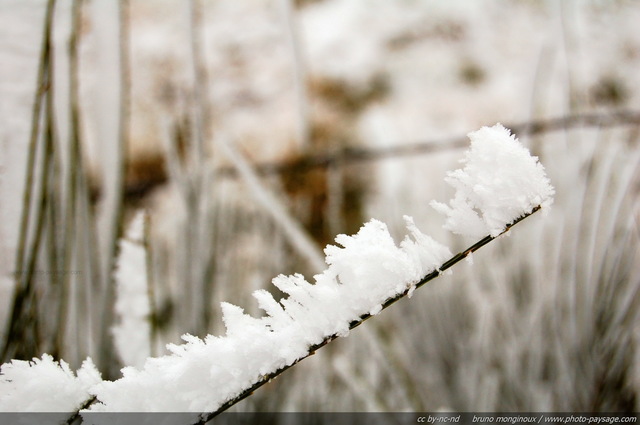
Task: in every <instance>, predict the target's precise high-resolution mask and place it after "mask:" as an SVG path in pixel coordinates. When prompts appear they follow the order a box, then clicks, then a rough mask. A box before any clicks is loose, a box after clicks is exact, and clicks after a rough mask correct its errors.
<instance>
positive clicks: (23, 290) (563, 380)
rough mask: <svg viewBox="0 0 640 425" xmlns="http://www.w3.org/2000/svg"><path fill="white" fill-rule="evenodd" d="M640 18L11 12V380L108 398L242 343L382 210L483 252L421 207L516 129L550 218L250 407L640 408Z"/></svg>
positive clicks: (4, 310) (388, 12) (504, 10)
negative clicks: (137, 371) (110, 390)
mask: <svg viewBox="0 0 640 425" xmlns="http://www.w3.org/2000/svg"><path fill="white" fill-rule="evenodd" d="M638 22H640V3H638V2H637V1H632V0H628V1H624V0H616V1H614V0H610V1H605V0H599V1H598V0H592V1H583V0H547V1H529V0H477V1H466V0H453V1H446V2H445V1H437V0H366V1H365V0H242V1H234V0H191V1H186V0H185V1H178V0H154V1H153V2H149V1H143V0H122V1H113V0H85V1H81V0H57V1H53V0H47V1H45V0H0V61H1V63H2V66H1V67H0V94H1V96H0V97H1V101H0V143H1V151H0V205H1V207H0V266H1V269H0V271H1V275H0V293H1V296H0V324H1V326H0V336H1V338H2V339H1V340H0V342H1V344H0V346H1V349H2V362H6V361H8V360H10V359H13V358H18V359H30V358H32V357H34V356H40V355H41V354H42V353H44V352H47V353H51V354H53V355H54V356H55V357H56V358H63V359H65V360H66V361H67V362H69V363H70V364H71V366H72V367H73V368H77V367H79V364H80V363H81V361H82V360H83V359H84V358H85V357H86V356H91V357H92V358H93V359H94V361H95V362H96V364H97V365H98V367H99V369H100V370H101V372H102V373H103V378H105V379H115V378H117V377H118V376H119V374H120V372H119V369H120V368H121V367H122V366H123V365H139V364H140V362H141V361H143V360H144V358H145V357H146V356H149V355H162V354H163V353H165V352H166V350H165V348H164V346H165V344H167V343H170V342H174V343H175V342H179V341H180V335H182V334H184V333H187V332H188V333H191V334H194V335H197V336H201V337H203V336H205V335H207V334H209V333H213V334H216V335H220V334H223V333H224V327H223V325H222V322H221V320H220V309H219V303H220V302H221V301H228V302H231V303H233V304H237V305H239V306H241V307H243V308H244V309H245V311H246V312H249V313H251V314H254V315H260V314H261V312H260V311H259V310H258V308H257V303H256V302H255V300H253V298H252V297H251V293H252V292H253V291H254V290H256V289H261V288H265V289H268V290H269V291H271V292H272V293H274V294H277V289H276V288H275V287H273V286H272V285H271V283H270V280H271V279H272V278H273V277H275V276H276V275H278V274H280V273H283V274H290V273H294V272H299V273H302V274H304V275H305V276H306V277H307V278H308V280H310V279H311V278H312V276H313V274H315V273H318V272H319V271H321V270H322V268H323V263H322V261H323V253H322V249H323V247H324V246H325V245H326V244H327V243H331V242H332V241H333V238H334V237H335V235H336V234H339V233H354V232H356V231H357V230H358V228H359V226H360V225H361V224H362V223H363V222H364V221H367V220H369V219H370V218H377V219H379V220H382V221H384V222H386V223H387V224H388V226H389V229H390V231H391V232H392V234H393V235H394V236H395V237H396V238H397V240H400V238H401V237H402V236H403V235H404V223H403V220H402V216H403V215H404V214H407V215H411V216H413V217H414V218H415V220H416V223H417V224H418V226H419V227H420V228H421V230H422V231H423V232H425V233H427V234H429V235H431V236H433V237H434V238H435V239H437V240H438V241H440V242H442V243H445V244H447V245H449V246H450V247H451V249H452V250H453V251H454V252H456V251H458V250H463V249H464V248H466V247H467V246H469V245H471V244H472V243H474V242H475V241H472V240H465V239H463V238H459V237H454V236H453V235H450V234H448V233H447V232H445V231H443V230H442V229H441V225H442V224H443V219H442V218H441V217H439V216H438V215H437V214H436V213H435V212H434V211H433V210H432V209H431V208H430V207H429V206H428V203H429V201H430V200H432V199H438V200H440V201H445V200H447V199H449V197H450V196H451V195H452V191H451V190H450V188H449V187H448V186H447V185H445V184H444V183H443V178H444V177H445V174H446V171H447V170H451V169H454V168H456V167H458V165H459V164H458V163H457V161H458V159H460V158H461V156H462V152H463V149H464V148H465V147H466V146H467V144H468V142H467V139H466V134H467V133H469V132H470V131H474V130H476V129H478V128H479V127H481V126H483V125H493V124H495V123H496V122H501V123H502V124H504V125H506V126H507V127H510V128H511V129H512V130H513V131H514V133H515V134H516V136H518V137H519V139H520V140H521V141H522V142H523V143H524V144H525V145H526V146H528V147H529V148H530V149H531V151H532V152H533V153H534V154H535V155H537V156H539V157H540V160H541V162H542V163H543V164H544V165H545V167H546V170H547V172H548V174H549V177H550V178H551V181H552V183H553V184H554V186H555V187H556V201H555V204H554V206H553V207H552V209H551V211H549V213H548V215H547V216H546V217H543V216H542V215H541V214H536V215H534V216H533V217H531V218H529V219H527V220H526V221H524V222H523V223H521V224H519V225H518V226H516V227H515V228H514V229H513V230H512V231H510V232H509V233H510V235H509V236H507V237H503V238H500V239H499V240H497V241H495V242H493V243H491V244H490V245H488V246H487V247H486V248H484V249H482V250H481V251H480V252H478V253H477V254H475V256H474V259H473V262H471V261H469V262H466V263H464V264H460V265H458V266H456V267H455V268H454V270H453V273H452V274H448V275H445V276H442V277H440V278H439V279H437V280H435V281H433V282H431V283H430V284H429V285H427V286H425V287H424V288H422V289H421V290H420V291H418V292H417V293H416V294H415V295H414V296H413V297H412V298H411V299H410V300H403V301H401V302H399V303H397V304H395V305H394V306H393V307H391V308H390V309H388V310H385V311H384V312H383V313H381V314H380V315H379V316H377V317H375V318H373V319H372V320H369V321H367V323H366V325H365V326H361V327H359V328H358V329H356V330H354V331H353V332H352V334H351V335H350V336H349V337H348V338H340V339H338V340H337V341H335V342H334V343H332V344H330V346H327V347H326V348H324V349H323V350H320V351H318V353H317V354H316V355H314V356H312V357H311V358H309V359H308V360H305V361H304V362H302V363H301V364H299V365H297V366H296V367H295V368H293V369H291V370H290V371H287V372H286V373H285V374H283V375H282V376H281V377H280V378H278V379H277V380H275V381H273V382H271V383H269V384H268V385H266V386H265V387H263V388H262V389H261V390H260V391H258V392H256V393H255V394H254V395H253V396H251V397H249V398H248V399H246V400H245V401H243V402H242V403H240V404H238V405H236V406H235V407H234V409H235V410H237V411H434V410H438V409H443V410H446V409H452V410H457V411H536V410H545V411H554V410H555V411H606V412H611V411H638V410H640V351H639V346H638V344H639V343H640V320H639V317H638V315H639V313H638V311H640V309H639V307H640V257H639V256H638V242H639V237H640V229H639V227H638V219H639V218H640V215H639V212H640V206H639V204H638V190H640V187H639V183H640V181H639V177H640V176H639V175H638V165H639V161H640V148H639V146H638V143H639V137H640V135H639V125H640V72H638V70H639V69H640V32H639V31H638V29H637V25H638ZM140 211H142V215H141V216H139V217H141V218H140V219H139V220H141V221H140V223H144V225H142V224H140V223H138V224H137V225H134V226H133V227H134V229H133V231H132V232H130V233H129V234H128V236H127V229H129V228H130V227H131V226H130V225H131V221H132V218H133V217H134V216H136V214H138V213H139V212H140ZM123 237H124V239H122V238H123ZM119 241H121V242H119ZM127 244H129V245H127ZM125 246H129V247H135V248H132V249H133V251H132V250H131V249H128V248H125ZM136 250H137V251H136ZM131 252H134V254H131ZM140 253H142V254H141V255H139V254H140ZM472 263H473V264H472ZM127 297H128V298H127ZM278 298H279V297H278V296H276V299H278ZM126 300H129V302H128V303H127V301H126ZM124 324H126V326H125V325H124ZM114 329H116V330H114ZM114 333H115V335H116V336H117V337H116V338H114Z"/></svg>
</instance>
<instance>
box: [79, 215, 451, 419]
mask: <svg viewBox="0 0 640 425" xmlns="http://www.w3.org/2000/svg"><path fill="white" fill-rule="evenodd" d="M405 220H406V221H407V226H408V229H409V231H410V236H407V237H406V238H405V239H404V240H403V241H402V243H401V244H400V247H398V246H397V245H396V244H395V242H394V241H393V239H392V238H391V235H390V234H389V232H388V230H387V227H386V225H385V224H384V223H381V222H379V221H376V220H372V221H370V222H369V223H366V224H365V225H364V226H363V227H362V228H361V229H360V231H359V232H358V233H357V234H356V235H353V236H346V235H339V236H338V237H337V238H336V241H337V242H338V244H340V245H341V247H340V246H331V245H330V246H328V247H327V248H326V249H325V254H326V262H327V264H328V268H327V269H326V270H325V271H324V272H323V273H321V274H319V275H316V276H315V284H311V283H309V282H307V281H306V280H305V279H304V277H303V276H301V275H293V276H282V275H281V276H278V277H276V278H275V279H274V280H273V283H274V285H275V286H277V287H278V288H279V289H280V290H281V291H283V292H284V293H286V294H288V297H287V298H284V299H282V300H280V301H279V302H278V301H276V300H275V299H274V298H273V296H272V295H271V294H270V293H269V292H267V291H264V290H259V291H256V292H255V293H254V294H253V295H254V297H255V298H256V299H257V301H258V305H259V306H260V308H262V309H263V310H264V311H265V312H266V316H264V317H261V318H255V317H252V316H249V315H247V314H245V313H244V311H243V310H242V309H241V308H240V307H237V306H234V305H231V304H228V303H222V313H223V320H224V324H225V327H226V329H227V332H226V335H225V336H223V337H214V336H208V337H207V338H205V339H204V340H201V339H199V338H197V337H194V336H191V335H185V336H183V339H184V340H185V341H186V344H183V345H170V346H169V350H170V351H171V352H172V354H171V355H168V356H164V357H159V358H151V359H148V360H147V362H146V363H145V364H144V367H143V368H142V369H141V370H138V369H134V368H125V369H124V370H123V373H124V376H123V378H121V379H119V380H117V381H114V382H103V383H100V384H99V385H97V386H95V387H94V388H93V389H92V392H93V393H94V394H95V395H96V396H97V398H98V400H99V401H100V403H99V404H96V405H94V406H92V408H91V409H92V410H98V411H100V410H107V411H191V412H194V411H195V412H205V411H215V410H216V409H217V408H218V407H219V406H220V405H221V404H223V403H224V402H226V401H228V400H230V399H233V398H234V397H236V396H237V395H239V394H240V393H241V392H242V391H243V390H244V389H246V388H248V387H250V386H251V385H252V384H253V383H255V382H257V381H258V380H259V379H260V378H261V377H262V376H264V375H266V374H269V373H272V372H274V371H276V370H278V369H280V368H282V367H285V366H287V365H291V364H292V363H294V362H295V361H296V360H298V359H300V358H302V357H305V356H306V355H307V354H308V351H309V347H311V346H312V345H314V344H318V343H320V342H322V341H323V339H324V338H326V337H328V336H331V335H346V334H347V333H348V332H349V324H350V323H351V322H352V321H354V320H357V319H358V318H359V317H360V316H362V315H364V314H376V313H378V312H379V311H380V310H381V308H382V303H384V302H385V301H386V300H387V299H389V298H391V297H393V296H395V295H397V294H399V293H402V292H404V291H407V290H410V289H411V288H412V286H413V285H415V283H416V282H418V281H419V280H420V279H421V278H422V277H423V276H424V275H426V274H427V273H429V272H431V271H433V270H435V269H436V268H437V267H438V266H439V265H440V264H442V262H443V261H445V260H446V258H448V257H449V256H450V255H451V253H450V251H449V250H448V249H447V248H446V247H444V246H442V245H440V244H439V243H437V242H435V241H434V240H433V239H431V238H430V237H428V236H427V235H425V234H423V233H421V232H420V231H419V230H418V228H417V227H416V226H415V224H414V223H413V220H412V219H411V218H409V217H406V218H405Z"/></svg>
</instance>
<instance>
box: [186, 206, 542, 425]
mask: <svg viewBox="0 0 640 425" xmlns="http://www.w3.org/2000/svg"><path fill="white" fill-rule="evenodd" d="M540 208H541V207H539V206H538V207H535V208H533V210H532V211H531V212H530V213H527V214H525V215H523V216H521V217H519V218H518V219H517V220H515V221H514V222H513V223H511V224H509V225H507V227H506V228H505V229H504V231H503V232H502V233H500V235H502V234H504V233H506V232H508V231H509V230H510V229H511V228H512V227H513V226H515V225H516V224H518V223H519V222H521V221H522V220H524V219H525V218H527V217H529V216H531V215H532V214H534V213H536V212H537V211H539V210H540ZM500 235H498V236H486V237H484V238H482V239H481V240H479V241H478V242H476V243H475V244H473V245H471V246H470V247H469V248H467V249H465V250H464V251H462V252H459V253H458V254H456V255H454V256H452V257H451V258H449V259H448V260H447V261H445V262H444V263H443V264H442V266H441V267H440V268H438V269H437V270H434V271H432V272H431V273H429V274H427V275H426V276H424V277H423V278H422V279H421V280H420V281H419V282H417V283H416V284H415V286H412V287H409V288H407V289H405V290H404V291H403V292H401V293H399V294H397V295H396V296H394V297H392V298H389V299H388V300H387V301H385V302H384V303H382V307H381V310H384V309H386V308H387V307H389V306H390V305H392V304H394V303H395V302H396V301H399V300H401V299H402V298H404V297H406V296H407V295H408V296H411V295H410V294H411V293H412V292H413V291H414V290H415V289H417V288H420V287H421V286H423V285H424V284H426V283H427V282H430V281H432V280H433V279H435V278H437V277H438V276H440V275H442V273H443V272H445V271H447V270H448V269H450V268H451V267H453V266H454V265H456V264H457V263H459V262H460V261H462V260H464V259H465V258H467V257H468V256H469V255H471V254H473V253H474V252H476V251H477V250H479V249H480V248H482V247H483V246H485V245H487V244H488V243H489V242H491V241H493V240H495V239H496V238H497V237H499V236H500ZM375 314H378V313H375ZM375 314H371V313H366V314H363V315H362V316H360V317H359V318H358V319H357V320H354V321H352V322H351V323H349V330H351V329H354V328H356V327H358V326H360V325H361V324H362V323H364V321H365V320H367V319H369V318H371V317H372V316H374V315H375ZM339 336H340V335H337V334H334V335H331V336H329V337H327V338H325V339H324V340H323V341H322V342H321V343H319V344H316V345H313V346H311V347H309V351H308V353H307V355H306V356H305V357H302V358H300V359H298V360H296V361H295V362H294V363H292V364H290V365H288V366H285V367H283V368H280V369H278V370H276V371H274V372H272V373H270V374H268V375H265V376H263V377H262V378H261V379H260V380H259V381H258V382H256V383H255V384H253V385H252V386H251V387H249V388H247V389H246V390H244V391H243V392H242V393H241V394H240V395H238V396H237V397H236V398H234V399H232V400H229V401H228V402H226V403H224V404H223V405H222V406H220V408H219V409H218V410H216V411H215V412H211V413H207V414H204V415H203V416H202V419H201V421H200V422H198V424H204V423H207V422H209V421H211V420H212V419H213V418H214V417H216V416H218V415H219V414H220V413H222V412H224V411H226V410H227V409H229V408H230V407H231V406H233V405H235V404H237V403H239V402H241V401H242V400H244V399H245V398H247V397H249V396H250V395H251V394H253V392H254V391H255V390H257V389H258V388H260V387H261V386H263V385H264V384H266V383H267V382H270V381H271V380H272V379H274V378H276V377H277V376H279V375H280V374H281V373H283V372H284V371H286V370H287V369H289V368H291V367H293V366H295V365H296V364H298V363H300V362H301V361H302V360H304V359H306V358H307V357H310V356H312V355H313V354H315V352H316V351H317V350H318V349H320V348H322V347H324V346H325V345H327V344H328V343H330V342H331V341H333V340H335V339H337V338H338V337H339Z"/></svg>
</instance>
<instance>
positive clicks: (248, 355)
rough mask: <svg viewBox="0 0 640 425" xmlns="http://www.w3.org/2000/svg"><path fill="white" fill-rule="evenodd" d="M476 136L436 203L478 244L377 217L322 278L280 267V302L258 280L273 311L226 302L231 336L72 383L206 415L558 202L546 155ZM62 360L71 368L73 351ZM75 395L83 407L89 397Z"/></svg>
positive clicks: (503, 136)
mask: <svg viewBox="0 0 640 425" xmlns="http://www.w3.org/2000/svg"><path fill="white" fill-rule="evenodd" d="M469 137H470V139H471V149H470V150H469V151H468V152H467V153H466V156H465V158H464V159H463V160H462V162H463V163H464V167H463V168H461V169H459V170H455V171H452V172H450V173H449V174H448V177H447V179H446V181H447V183H449V184H450V185H451V186H452V187H453V188H454V189H455V195H454V197H453V199H452V200H451V201H450V202H449V205H445V204H441V203H435V204H434V207H435V208H436V209H437V210H438V211H440V212H442V213H443V214H445V215H446V216H447V222H446V224H445V228H446V229H448V230H450V231H452V232H454V233H457V234H461V235H464V236H469V237H476V235H477V234H478V233H480V232H484V233H485V234H486V235H487V236H485V237H484V238H482V239H481V240H480V241H479V242H477V243H475V244H474V245H472V246H471V247H470V248H469V249H467V250H465V251H463V252H461V253H459V254H457V255H454V256H452V254H451V251H450V250H449V249H448V248H447V247H446V246H444V245H442V244H440V243H438V242H436V241H435V240H433V239H432V238H431V237H429V236H427V235H425V234H424V233H422V232H421V231H420V230H419V229H418V228H417V226H416V225H415V224H414V222H413V219H412V218H411V217H405V222H406V226H407V230H408V235H407V236H406V237H405V238H404V239H403V240H402V241H401V242H400V244H399V245H397V244H396V243H395V241H394V240H393V238H392V237H391V235H390V234H389V231H388V229H387V227H386V225H385V224H384V223H382V222H380V221H377V220H371V221H369V222H368V223H366V224H364V225H363V226H362V228H361V229H360V230H359V231H358V233H356V234H355V235H353V236H347V235H338V236H337V237H336V242H337V245H336V246H333V245H329V246H327V247H326V249H325V255H326V260H325V262H326V264H327V268H326V269H325V270H324V271H323V272H322V273H320V274H318V275H316V276H314V283H310V282H308V281H307V280H306V279H305V278H304V277H303V276H301V275H299V274H296V275H293V276H283V275H280V276H278V277H276V278H275V279H273V284H274V285H275V286H276V287H277V288H278V289H280V290H281V291H282V292H283V293H285V294H287V297H286V298H283V299H280V300H278V301H276V299H274V298H273V296H272V294H271V293H269V292H267V291H265V290H258V291H255V292H254V293H253V296H254V298H256V300H257V302H258V306H259V307H260V308H261V309H262V310H264V312H265V313H266V315H265V316H263V317H260V318H256V317H252V316H250V315H247V314H245V313H244V311H243V309H242V308H240V307H237V306H234V305H231V304H228V303H222V313H223V321H224V324H225V327H226V334H225V335H224V336H218V337H216V336H212V335H209V336H207V337H206V338H204V339H200V338H197V337H195V336H191V335H188V334H187V335H184V336H183V339H184V340H185V344H182V345H169V346H168V349H169V351H170V352H171V354H169V355H166V356H162V357H157V358H148V359H147V360H146V362H145V363H144V365H143V366H142V367H141V368H132V367H126V368H124V369H123V370H122V373H123V377H122V378H120V379H118V380H115V381H102V382H97V383H95V384H94V385H91V386H90V387H89V388H87V387H86V385H85V382H86V380H82V379H81V377H82V376H84V375H82V376H81V374H80V373H78V378H77V379H80V381H78V382H77V383H74V382H76V381H73V380H72V379H70V378H68V377H69V376H71V378H73V375H72V373H71V372H70V371H68V372H65V374H64V375H65V376H66V377H67V378H65V379H66V380H67V381H69V383H68V386H69V387H70V389H72V388H71V387H74V388H75V389H77V390H78V391H77V392H75V391H74V394H76V393H79V394H84V398H83V400H82V401H83V403H84V402H86V400H89V399H90V398H91V397H92V396H95V397H96V402H95V403H93V404H92V405H91V406H90V408H89V411H91V412H93V411H115V412H126V411H179V412H208V413H203V414H201V415H200V419H199V420H200V423H203V422H206V421H208V420H210V419H211V418H213V417H214V416H215V415H217V414H218V413H220V412H222V411H224V410H225V409H227V408H228V407H230V406H232V405H233V404H235V403H237V402H238V401H240V400H242V399H243V398H245V397H247V396H248V395H250V394H251V392H252V391H253V390H255V389H256V388H258V387H260V386H261V385H263V384H264V383H265V382H268V380H269V379H271V378H273V377H275V376H277V375H279V374H280V373H282V372H283V371H284V370H286V369H288V368H290V367H291V366H293V365H295V364H297V363H298V362H300V361H301V360H302V359H304V358H306V357H308V356H310V355H311V354H313V352H314V351H315V350H317V349H319V348H321V347H323V346H324V345H326V344H328V343H329V342H331V341H333V340H334V339H336V338H338V337H341V336H346V335H348V333H349V331H350V330H351V329H353V328H355V327H356V326H358V325H360V324H361V323H363V322H364V321H365V320H367V319H368V318H370V317H371V316H373V315H376V314H378V313H380V311H382V310H383V309H385V308H387V307H388V306H390V305H391V304H393V303H394V302H396V301H397V300H399V299H401V298H403V297H405V296H409V297H410V296H411V295H412V294H413V292H414V291H415V289H416V288H417V287H420V286H422V285H424V284H425V283H426V282H428V281H430V280H432V279H434V278H435V277H437V276H439V275H440V274H441V273H442V272H443V271H445V270H447V269H449V268H450V267H452V266H453V265H454V264H456V263H457V262H459V261H460V260H462V259H464V258H466V257H467V256H468V255H470V254H471V253H473V252H474V251H476V250H478V249H479V248H481V247H482V246H484V245H486V244H487V243H489V242H491V241H492V240H494V239H495V238H496V237H498V236H499V235H500V234H502V233H504V232H505V231H507V230H509V229H510V228H511V227H512V226H513V225H514V224H515V223H517V222H519V221H521V220H522V219H523V218H525V217H528V216H529V215H531V214H533V213H534V212H536V211H538V210H539V209H541V208H545V207H547V206H549V205H550V204H551V203H552V196H553V194H554V189H553V188H552V187H551V185H550V183H549V180H548V178H547V177H546V175H545V172H544V169H543V167H542V165H541V164H540V163H539V162H538V161H537V158H535V157H532V156H531V155H530V154H529V152H528V151H527V150H526V149H525V148H524V147H523V146H522V145H521V144H520V143H519V142H518V141H517V139H515V137H513V136H512V135H511V134H510V133H509V131H508V130H507V129H505V128H504V127H502V126H501V125H496V126H494V127H492V128H487V127H484V128H482V129H480V130H478V131H476V132H474V133H471V134H470V135H469ZM21 365H22V364H21ZM37 365H38V360H35V366H37ZM51 367H53V368H55V367H58V368H60V369H62V370H63V371H66V369H65V366H64V363H63V362H60V364H59V365H58V366H56V365H55V364H53V365H51ZM5 368H7V369H6V370H8V371H9V375H11V371H12V370H13V369H12V366H8V367H7V365H4V366H3V369H2V371H1V373H2V375H0V410H3V409H5V410H6V409H7V407H9V408H10V407H11V404H7V401H9V400H11V399H12V398H13V397H14V396H15V394H16V393H20V394H27V392H26V391H25V386H28V385H29V384H28V383H27V382H23V381H22V380H20V379H11V378H10V377H7V375H6V371H5ZM31 372H32V373H33V371H31ZM59 374H60V373H59V372H58V375H59ZM69 374H71V375H69ZM56 376H57V375H56ZM92 376H94V375H92ZM55 379H58V378H57V377H56V378H55ZM49 384H50V383H48V384H47V385H49ZM42 397H45V396H44V395H43V396H42ZM74 397H75V398H74V403H75V404H74V406H76V408H78V407H80V406H81V405H82V403H78V400H80V398H82V397H79V396H78V397H76V396H75V395H74ZM45 398H46V397H45ZM40 403H41V405H46V403H47V401H46V400H40Z"/></svg>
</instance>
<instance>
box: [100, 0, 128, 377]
mask: <svg viewBox="0 0 640 425" xmlns="http://www.w3.org/2000/svg"><path fill="white" fill-rule="evenodd" d="M118 23H119V45H118V49H119V59H120V69H119V72H120V105H119V127H118V141H117V143H118V146H117V148H116V152H115V154H116V156H117V158H116V171H115V181H114V185H113V188H114V195H113V211H112V216H111V220H112V221H111V227H110V229H109V233H108V234H107V238H108V243H109V244H108V246H107V253H106V255H107V258H106V264H105V267H106V270H105V274H104V278H105V281H106V282H107V284H106V286H105V291H104V294H103V295H104V297H103V306H102V313H103V323H104V325H103V327H102V328H101V334H100V348H99V349H100V353H101V358H100V360H101V361H100V366H101V367H100V369H101V370H102V371H103V373H105V374H106V376H108V377H109V376H115V375H117V373H118V372H119V370H118V369H119V368H118V367H117V356H116V353H115V347H114V344H113V338H112V335H111V325H112V324H113V320H114V314H115V313H114V303H115V278H114V273H113V271H114V270H115V267H116V260H117V258H118V240H119V239H120V237H121V236H122V233H123V219H124V180H125V172H126V163H127V148H128V146H129V138H130V117H131V113H130V112H131V71H130V59H129V58H130V54H129V47H130V43H129V37H130V11H129V0H120V2H119V4H118Z"/></svg>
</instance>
